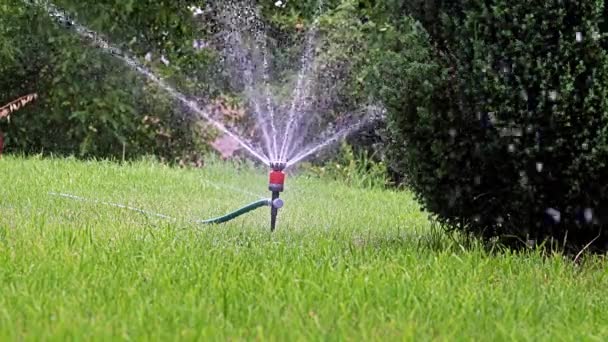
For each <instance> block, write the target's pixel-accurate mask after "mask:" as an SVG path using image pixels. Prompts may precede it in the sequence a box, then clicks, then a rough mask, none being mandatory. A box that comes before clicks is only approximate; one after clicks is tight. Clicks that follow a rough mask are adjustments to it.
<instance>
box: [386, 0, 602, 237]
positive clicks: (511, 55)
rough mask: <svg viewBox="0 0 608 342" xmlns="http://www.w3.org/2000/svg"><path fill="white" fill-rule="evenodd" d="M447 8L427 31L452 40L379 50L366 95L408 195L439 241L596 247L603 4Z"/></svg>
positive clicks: (515, 2)
mask: <svg viewBox="0 0 608 342" xmlns="http://www.w3.org/2000/svg"><path fill="white" fill-rule="evenodd" d="M457 7H458V6H454V7H451V8H450V10H451V11H452V12H450V13H451V16H450V17H449V18H446V20H445V21H443V22H441V23H442V25H443V26H444V28H445V27H450V28H454V30H453V32H452V33H451V36H452V38H450V39H449V40H447V41H443V42H442V44H438V43H437V40H440V39H445V37H446V35H442V36H441V37H439V36H432V37H431V39H430V42H429V44H431V43H432V44H433V46H434V47H435V48H436V50H435V52H434V56H429V55H428V54H426V53H424V52H422V53H421V52H420V51H418V52H412V51H409V50H408V46H407V45H406V44H404V42H405V39H406V38H405V37H404V36H403V35H390V34H387V35H385V36H384V37H383V39H381V42H382V44H383V47H384V50H385V56H384V58H382V59H380V63H379V64H378V75H377V76H381V77H383V79H384V82H382V83H383V86H382V87H381V88H380V90H379V91H378V93H379V96H380V98H382V99H383V100H384V101H385V104H386V105H387V108H388V110H389V114H390V119H391V120H390V124H389V125H390V128H391V130H392V131H393V133H394V140H395V142H396V144H394V148H393V151H394V153H393V155H395V156H397V157H396V158H398V159H397V160H398V164H399V167H400V170H401V171H402V172H403V173H405V174H406V177H407V179H408V182H409V185H410V186H411V187H412V188H413V189H414V191H415V192H416V193H417V195H418V197H419V199H420V200H421V202H422V203H423V204H424V206H425V207H426V209H428V210H429V211H430V212H432V213H434V214H435V215H436V216H437V218H438V219H439V220H440V221H441V222H442V223H443V224H445V225H446V226H447V227H450V228H453V229H459V230H462V231H465V232H469V233H473V234H475V235H478V236H481V237H484V238H493V237H501V238H505V241H514V242H515V243H519V242H520V241H523V242H528V241H530V240H532V241H537V242H541V241H546V240H547V239H555V240H557V241H559V243H560V244H562V243H563V244H566V245H567V246H571V247H577V248H579V247H581V246H584V245H585V244H587V243H589V242H591V241H594V246H595V247H598V248H605V247H606V243H608V235H606V233H605V232H603V231H602V228H603V227H605V226H606V224H607V223H608V221H606V219H605V217H602V215H606V214H605V213H606V212H608V184H607V183H606V181H605V180H606V179H607V178H606V177H607V176H608V165H607V162H608V56H607V54H606V51H605V50H604V49H603V48H602V44H603V41H602V40H603V37H602V36H601V35H600V29H599V26H598V25H599V23H601V21H602V11H603V1H561V0H551V1H543V2H529V1H523V0H509V1H507V0H492V1H481V0H466V1H462V2H461V4H460V10H459V11H454V8H457ZM444 13H445V12H444ZM438 16H439V17H444V18H445V16H441V15H438ZM440 31H441V30H440ZM442 32H447V31H446V30H443V31H442ZM419 36H424V35H419ZM378 79H379V77H376V78H375V80H376V81H379V80H378ZM387 80H388V82H386V81H387ZM380 81H382V80H380ZM389 82H390V83H389ZM396 158H393V159H396ZM508 238H513V239H512V240H508Z"/></svg>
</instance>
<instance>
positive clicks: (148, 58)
mask: <svg viewBox="0 0 608 342" xmlns="http://www.w3.org/2000/svg"><path fill="white" fill-rule="evenodd" d="M144 59H145V60H146V62H152V52H148V53H147V54H146V55H145V56H144Z"/></svg>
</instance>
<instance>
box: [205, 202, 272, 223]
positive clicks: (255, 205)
mask: <svg viewBox="0 0 608 342" xmlns="http://www.w3.org/2000/svg"><path fill="white" fill-rule="evenodd" d="M270 204H271V203H270V200H268V199H261V200H259V201H255V202H253V203H250V204H247V205H246V206H244V207H242V208H240V209H237V210H235V211H233V212H230V213H228V214H226V215H224V216H220V217H216V218H212V219H208V220H198V221H195V222H196V223H200V224H219V223H224V222H228V221H230V220H233V219H235V218H237V217H239V216H241V215H243V214H246V213H248V212H250V211H252V210H255V209H257V208H260V207H265V206H269V205H270Z"/></svg>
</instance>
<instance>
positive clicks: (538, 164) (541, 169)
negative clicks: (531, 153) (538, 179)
mask: <svg viewBox="0 0 608 342" xmlns="http://www.w3.org/2000/svg"><path fill="white" fill-rule="evenodd" d="M536 171H538V172H539V173H540V172H543V163H541V162H536Z"/></svg>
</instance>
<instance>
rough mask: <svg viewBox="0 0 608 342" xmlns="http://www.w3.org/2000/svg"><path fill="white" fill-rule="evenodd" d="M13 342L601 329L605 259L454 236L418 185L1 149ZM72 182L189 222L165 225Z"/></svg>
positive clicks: (2, 238)
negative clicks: (419, 198)
mask: <svg viewBox="0 0 608 342" xmlns="http://www.w3.org/2000/svg"><path fill="white" fill-rule="evenodd" d="M0 175H1V176H0V179H1V181H2V184H1V187H0V293H1V295H0V339H2V340H41V339H49V340H66V339H67V340H83V339H86V340H89V339H92V340H115V339H125V340H140V339H152V340H176V339H187V340H190V339H198V340H234V339H239V340H240V339H259V340H281V341H289V340H385V339H386V340H454V339H475V340H513V339H516V340H577V341H580V340H590V341H593V340H597V341H601V340H606V339H607V338H608V310H607V308H608V296H607V295H606V293H607V292H606V291H607V289H608V286H607V285H608V271H607V268H606V263H605V261H603V260H602V258H600V257H588V258H586V259H585V262H584V263H583V264H582V265H574V264H573V263H572V262H571V261H569V259H567V258H564V257H561V256H559V255H554V256H541V255H540V253H538V252H530V253H520V254H517V253H511V252H506V251H498V252H497V251H489V250H486V249H483V248H481V247H479V246H478V245H476V244H474V243H473V244H472V245H467V246H461V245H460V244H459V243H458V241H459V240H458V239H456V240H454V239H451V238H448V237H446V236H443V235H441V234H438V233H437V231H436V230H433V229H432V226H431V224H430V223H429V221H428V220H427V216H426V214H424V213H423V212H421V211H420V209H419V206H418V205H417V203H416V202H415V201H414V199H413V197H412V195H411V194H409V193H408V192H395V191H385V190H380V189H371V190H370V189H357V188H352V187H348V186H345V185H343V184H340V183H336V182H331V181H326V180H322V179H321V180H319V179H314V178H310V177H306V176H304V175H300V176H293V177H290V178H288V180H287V184H286V186H287V190H286V192H285V193H284V196H283V197H284V199H285V203H286V206H285V208H284V209H282V210H281V212H280V213H279V223H278V230H277V231H276V232H275V233H270V232H269V212H268V211H269V210H268V209H267V208H263V209H259V210H257V211H255V212H253V213H250V214H248V215H245V216H242V217H240V218H238V219H236V220H234V221H232V222H230V223H228V224H225V225H218V226H197V225H194V224H192V223H189V220H191V219H196V218H208V217H213V216H217V215H219V214H223V213H225V212H227V211H230V210H231V209H236V208H238V207H240V206H242V205H244V204H247V203H249V202H251V201H253V200H256V199H258V198H260V197H263V196H267V195H268V191H267V190H266V186H267V184H266V183H267V181H266V175H265V171H264V170H260V169H254V168H252V167H248V166H239V167H235V166H234V165H232V164H225V163H220V162H215V163H211V164H210V165H208V166H206V167H205V168H203V169H177V168H171V167H167V166H163V165H161V164H158V163H155V162H152V161H142V162H137V163H131V164H127V165H119V164H117V163H111V162H81V161H76V160H72V159H67V160H66V159H36V158H30V159H25V158H17V157H4V158H3V159H2V160H0ZM49 192H66V193H70V194H74V195H78V196H83V197H87V198H94V199H97V200H102V201H110V202H117V203H124V204H129V205H132V206H136V207H140V208H144V209H146V210H150V211H154V212H159V213H163V214H167V215H170V216H174V217H178V218H179V220H177V221H167V220H163V219H159V218H154V217H146V216H145V215H142V214H141V213H137V212H130V211H126V210H123V209H118V208H113V207H108V206H104V205H100V204H96V203H90V202H78V201H74V200H69V199H64V198H58V197H53V196H51V195H49Z"/></svg>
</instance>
